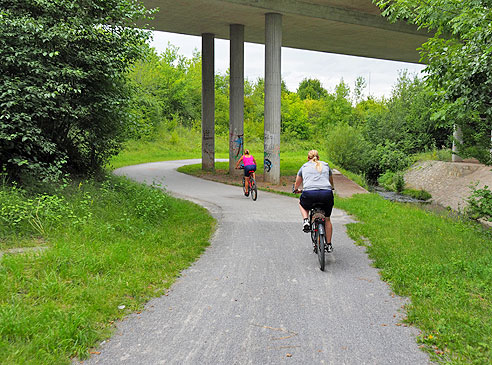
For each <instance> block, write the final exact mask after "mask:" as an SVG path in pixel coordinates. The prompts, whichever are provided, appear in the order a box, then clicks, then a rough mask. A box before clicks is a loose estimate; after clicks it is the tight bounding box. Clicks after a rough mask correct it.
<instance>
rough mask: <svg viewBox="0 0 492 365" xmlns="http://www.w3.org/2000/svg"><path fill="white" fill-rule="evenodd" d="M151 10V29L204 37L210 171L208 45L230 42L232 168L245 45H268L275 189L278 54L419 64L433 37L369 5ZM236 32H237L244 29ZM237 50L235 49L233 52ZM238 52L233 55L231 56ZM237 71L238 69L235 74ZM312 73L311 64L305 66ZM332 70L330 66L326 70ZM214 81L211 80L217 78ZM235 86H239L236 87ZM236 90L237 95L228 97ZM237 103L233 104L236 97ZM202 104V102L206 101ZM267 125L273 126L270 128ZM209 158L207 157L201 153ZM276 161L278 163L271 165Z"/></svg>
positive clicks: (315, 2)
mask: <svg viewBox="0 0 492 365" xmlns="http://www.w3.org/2000/svg"><path fill="white" fill-rule="evenodd" d="M144 3H145V5H146V6H147V7H148V8H159V9H160V10H159V12H158V13H157V14H155V19H154V20H153V21H152V22H151V24H150V25H151V26H152V27H153V28H154V29H155V30H159V31H166V32H172V33H181V34H188V35H196V36H202V37H205V38H206V39H207V42H202V46H203V47H208V48H209V49H208V50H205V49H202V57H203V63H202V64H203V65H206V67H207V72H208V73H209V74H208V75H204V76H203V78H202V79H203V80H204V83H203V84H202V89H203V90H202V96H203V98H204V99H203V100H206V104H204V105H203V106H202V131H203V133H204V136H205V137H204V138H205V139H204V143H206V144H207V145H208V147H206V148H205V150H204V149H203V148H202V160H203V161H204V164H203V166H204V167H205V168H208V169H210V168H212V169H213V158H214V153H213V140H212V141H211V140H210V138H213V130H214V128H213V124H214V120H213V119H214V113H213V111H211V110H210V108H214V105H213V90H210V87H211V86H210V85H211V84H210V82H205V80H210V77H211V75H210V72H212V71H210V70H213V42H210V39H211V38H210V37H212V38H221V39H229V40H232V41H231V55H230V57H231V60H230V61H231V87H233V88H234V90H235V91H234V92H233V93H232V92H231V106H230V124H231V126H230V132H231V136H230V148H231V153H230V168H229V171H230V172H231V173H233V172H234V169H233V167H234V165H235V161H236V160H237V158H238V157H233V156H238V155H239V156H240V154H238V153H237V151H232V150H233V149H234V148H235V147H237V146H241V147H240V148H242V138H243V135H242V131H243V121H242V118H243V106H242V104H243V100H242V99H241V100H240V98H242V93H241V92H240V91H239V89H241V88H242V87H243V86H242V85H243V82H242V81H240V79H243V77H244V76H243V75H244V72H243V71H244V65H243V58H244V57H243V54H242V52H243V51H242V50H243V49H244V48H243V47H244V42H251V43H260V44H265V160H267V159H268V164H265V165H268V166H270V167H271V169H270V170H268V171H265V179H266V180H267V181H270V182H273V183H275V182H277V181H278V180H279V177H280V169H279V168H278V167H277V166H275V165H276V164H275V162H277V161H278V163H279V162H280V157H279V153H280V135H278V136H277V133H280V113H279V112H278V110H277V109H279V107H280V92H279V90H280V87H279V85H280V77H281V76H280V75H281V70H280V64H281V62H280V46H282V47H291V48H298V49H306V50H313V51H321V52H330V53H338V54H345V55H353V56H362V57H370V58H379V59H387V60H394V61H403V62H414V63H416V62H418V61H419V54H418V52H417V48H418V47H420V46H421V45H422V43H424V42H425V41H426V40H427V38H428V34H427V33H426V32H424V31H419V30H417V29H416V28H415V27H414V26H411V25H409V24H406V23H395V24H390V23H389V22H388V21H387V20H386V19H384V18H383V17H382V16H381V15H380V10H379V8H377V7H376V6H375V5H374V4H373V3H372V2H371V1H370V0H304V1H295V0H179V1H178V0H144ZM237 25H240V26H239V27H238V26H237ZM233 44H234V45H233ZM232 49H234V51H232ZM232 65H233V66H232ZM306 67H309V61H308V60H307V61H306ZM327 67H330V65H327ZM212 75H213V73H212ZM232 83H234V84H232ZM231 90H232V89H231ZM233 95H235V96H233ZM203 100H202V101H203ZM267 119H268V120H267ZM203 151H206V152H203ZM272 159H273V160H272Z"/></svg>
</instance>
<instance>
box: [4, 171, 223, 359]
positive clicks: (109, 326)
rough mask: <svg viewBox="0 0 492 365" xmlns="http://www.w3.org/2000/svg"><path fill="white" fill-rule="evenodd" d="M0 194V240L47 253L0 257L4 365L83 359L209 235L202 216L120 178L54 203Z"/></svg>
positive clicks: (77, 188)
mask: <svg viewBox="0 0 492 365" xmlns="http://www.w3.org/2000/svg"><path fill="white" fill-rule="evenodd" d="M0 196H1V197H3V199H0V211H1V214H0V217H1V219H2V230H1V232H0V239H1V240H2V241H9V242H10V245H13V243H12V242H14V241H16V238H20V239H21V240H22V241H29V240H31V245H35V244H36V243H39V242H40V238H42V241H41V242H42V244H43V245H44V246H46V247H47V249H45V250H43V251H40V252H38V253H32V252H31V253H30V252H26V253H24V254H5V255H4V256H3V257H2V258H0V363H2V364H3V363H5V364H10V363H12V364H21V363H43V364H52V363H69V362H70V358H72V357H74V356H76V357H79V358H85V357H87V356H88V351H89V349H90V348H91V347H92V346H95V345H96V344H97V343H98V341H100V340H102V339H103V338H105V337H108V336H109V335H110V334H111V332H112V330H113V321H115V320H117V319H120V318H122V317H123V316H125V315H126V314H128V313H130V312H132V311H135V310H138V309H141V308H142V306H143V304H144V303H145V302H146V301H147V300H148V299H149V298H152V297H155V296H158V295H160V294H162V293H163V292H164V291H165V289H166V288H168V287H169V286H170V285H171V284H172V282H173V281H174V280H175V278H176V277H177V276H178V275H179V272H180V271H181V270H183V269H184V268H186V267H187V266H188V265H189V264H190V263H191V262H193V261H194V260H195V259H196V258H197V257H198V256H199V255H200V254H201V253H202V252H203V250H204V248H205V247H206V246H207V245H208V243H209V238H210V236H211V233H212V230H213V228H214V220H213V219H212V218H211V216H210V215H209V214H208V213H207V212H206V211H205V210H204V209H203V208H201V207H198V206H196V205H194V204H192V203H189V202H186V201H181V200H177V199H174V198H172V197H170V196H168V195H165V194H163V192H162V191H160V190H159V189H154V188H149V187H146V186H143V185H140V184H136V183H133V182H131V181H128V180H126V179H124V178H119V177H111V178H108V179H106V180H105V181H103V182H102V183H95V182H83V183H81V184H74V185H70V186H68V187H66V188H65V189H63V190H62V191H60V192H59V193H57V194H56V195H47V194H41V195H34V196H33V195H30V194H29V193H27V192H25V191H22V190H20V189H11V188H7V187H5V186H4V187H2V188H1V189H0ZM9 197H10V198H11V199H9ZM6 202H8V203H6ZM39 205H42V206H43V208H48V209H46V210H45V209H43V210H40V209H37V207H38V206H39ZM41 211H43V213H42V214H40V213H41ZM34 217H36V219H37V224H36V225H33V224H31V220H32V219H33V218H34ZM41 227H42V228H41ZM176 227H180V229H179V230H176ZM5 248H8V247H7V246H3V248H0V250H2V249H5Z"/></svg>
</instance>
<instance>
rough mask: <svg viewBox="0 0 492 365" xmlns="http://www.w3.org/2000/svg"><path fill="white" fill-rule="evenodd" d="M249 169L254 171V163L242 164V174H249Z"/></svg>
mask: <svg viewBox="0 0 492 365" xmlns="http://www.w3.org/2000/svg"><path fill="white" fill-rule="evenodd" d="M250 171H256V165H247V166H244V176H249V172H250Z"/></svg>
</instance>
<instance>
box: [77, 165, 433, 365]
mask: <svg viewBox="0 0 492 365" xmlns="http://www.w3.org/2000/svg"><path fill="white" fill-rule="evenodd" d="M189 162H193V163H197V162H199V160H190V161H188V162H186V161H169V162H158V163H149V164H143V165H137V166H130V167H125V168H121V169H118V170H116V172H115V173H117V174H121V175H126V176H128V177H130V178H132V179H134V180H137V181H142V182H147V183H152V182H154V181H155V182H162V183H163V185H164V186H165V187H166V189H167V190H168V191H169V192H171V193H172V194H174V195H176V196H179V197H184V198H186V199H190V200H192V201H195V202H197V203H199V204H202V205H204V206H205V207H206V208H207V209H209V210H210V211H211V213H212V214H213V215H214V217H215V218H216V219H217V220H218V228H217V231H216V233H215V235H214V236H213V238H212V242H211V245H210V247H209V248H208V249H207V250H206V252H205V253H204V254H203V255H202V256H201V257H200V259H199V260H198V261H197V262H196V263H195V264H193V265H192V266H191V267H190V268H189V269H187V270H185V271H183V273H182V275H181V277H180V278H179V279H178V280H177V281H176V283H175V284H174V285H173V286H172V287H171V289H170V291H169V293H168V294H167V295H166V296H163V297H160V298H156V299H153V300H151V301H150V302H149V303H148V304H147V306H146V308H145V310H144V311H142V312H141V313H140V314H134V315H131V316H129V317H128V318H127V319H126V320H124V321H122V322H121V323H119V324H118V326H117V331H116V333H115V335H114V336H113V337H112V338H111V339H110V340H108V341H107V342H106V343H104V344H103V345H102V346H101V348H100V349H99V351H100V352H101V353H100V354H99V355H93V356H92V358H91V359H89V360H88V361H87V362H86V363H89V364H93V363H94V364H284V363H286V364H426V363H429V358H428V356H427V355H426V354H425V353H423V352H422V351H420V350H419V349H418V345H417V343H416V342H415V336H416V334H417V331H416V330H415V329H412V328H408V327H403V326H397V324H398V322H399V320H400V318H401V316H402V313H401V312H400V310H401V306H402V305H403V304H404V301H403V300H402V299H401V298H398V297H395V296H392V295H391V292H390V290H389V288H388V286H387V285H386V284H385V283H383V282H382V281H380V279H379V276H378V272H377V270H376V269H374V268H373V267H371V262H370V260H369V259H368V258H367V255H366V253H365V249H364V248H362V247H358V246H355V245H354V244H353V242H352V241H351V240H350V238H348V236H347V235H346V233H345V226H344V225H345V224H346V223H348V222H350V221H351V219H350V217H348V216H347V215H346V214H345V213H344V212H342V211H340V210H338V209H334V211H333V215H332V221H333V225H334V237H333V245H334V249H335V250H334V252H333V253H332V254H329V255H327V262H326V268H325V272H322V271H320V270H319V266H318V262H317V257H316V255H315V254H314V253H313V252H312V248H311V244H310V240H309V235H307V234H305V233H303V232H302V230H301V218H300V213H299V210H298V205H297V200H296V199H293V198H290V197H286V196H281V195H277V194H272V193H266V192H263V191H259V192H258V200H257V201H256V202H253V201H252V200H251V198H246V197H244V196H243V195H242V191H241V188H240V187H235V186H230V185H224V184H220V183H215V182H212V181H206V180H202V179H198V178H195V177H192V176H188V175H184V174H180V173H178V172H177V171H175V169H176V168H177V167H179V166H181V165H183V164H185V163H189ZM176 229H179V227H176Z"/></svg>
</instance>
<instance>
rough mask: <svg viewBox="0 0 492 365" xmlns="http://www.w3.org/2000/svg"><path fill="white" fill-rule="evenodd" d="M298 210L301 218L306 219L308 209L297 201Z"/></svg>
mask: <svg viewBox="0 0 492 365" xmlns="http://www.w3.org/2000/svg"><path fill="white" fill-rule="evenodd" d="M299 210H300V211H301V215H302V219H308V218H309V211H308V210H306V209H304V208H303V206H302V205H301V203H299Z"/></svg>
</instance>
